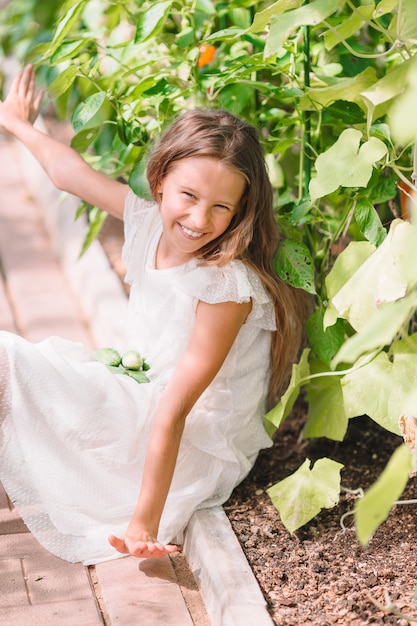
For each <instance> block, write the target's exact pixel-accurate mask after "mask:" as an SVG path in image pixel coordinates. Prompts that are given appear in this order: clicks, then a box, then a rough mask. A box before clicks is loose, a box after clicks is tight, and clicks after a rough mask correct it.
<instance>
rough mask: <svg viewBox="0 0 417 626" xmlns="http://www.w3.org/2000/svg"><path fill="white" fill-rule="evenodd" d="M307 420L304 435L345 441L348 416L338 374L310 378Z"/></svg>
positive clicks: (307, 390) (307, 388) (307, 387)
mask: <svg viewBox="0 0 417 626" xmlns="http://www.w3.org/2000/svg"><path fill="white" fill-rule="evenodd" d="M306 392H307V402H308V411H307V420H306V423H305V426H304V430H303V436H304V437H305V438H307V439H309V438H313V437H327V439H332V440H333V441H343V439H344V436H345V435H346V431H347V427H348V418H347V416H346V414H345V410H344V405H343V393H342V387H341V383H340V378H339V377H338V376H323V377H321V378H314V379H313V380H310V381H309V383H308V385H307V386H306Z"/></svg>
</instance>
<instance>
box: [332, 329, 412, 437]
mask: <svg viewBox="0 0 417 626" xmlns="http://www.w3.org/2000/svg"><path fill="white" fill-rule="evenodd" d="M391 352H392V360H390V358H389V357H388V355H387V353H386V352H380V353H379V354H378V355H377V356H376V357H375V358H374V359H373V360H372V361H371V362H368V363H366V364H365V365H363V366H362V367H358V368H356V369H354V370H353V371H351V372H350V373H348V374H346V375H345V376H344V377H343V378H342V391H343V400H344V407H345V411H346V414H347V417H349V418H350V417H357V416H359V415H368V416H369V417H370V418H371V419H373V420H374V421H375V422H376V423H377V424H379V425H380V426H381V427H382V428H385V429H386V430H389V431H390V432H392V433H394V434H396V435H399V434H400V429H399V425H398V420H399V417H400V415H407V414H408V415H415V414H416V405H417V402H416V397H415V392H416V389H417V335H412V336H411V337H407V338H406V339H403V340H397V341H395V342H394V343H393V344H392V347H391ZM370 390H372V393H370Z"/></svg>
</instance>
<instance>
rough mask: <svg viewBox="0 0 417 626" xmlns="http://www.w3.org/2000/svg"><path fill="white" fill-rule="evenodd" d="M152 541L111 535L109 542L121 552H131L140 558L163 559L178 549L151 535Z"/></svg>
mask: <svg viewBox="0 0 417 626" xmlns="http://www.w3.org/2000/svg"><path fill="white" fill-rule="evenodd" d="M149 539H151V540H150V541H137V540H134V539H131V538H129V537H127V536H126V537H123V538H122V539H120V538H119V537H115V536H114V535H110V537H109V543H110V545H112V546H113V548H115V549H116V550H117V551H118V552H121V554H130V555H131V556H135V557H138V558H140V559H161V558H162V557H164V556H166V555H167V554H172V553H173V552H176V551H177V550H178V548H177V546H175V545H173V544H168V545H163V544H162V543H159V541H156V540H155V539H154V538H153V537H150V536H149Z"/></svg>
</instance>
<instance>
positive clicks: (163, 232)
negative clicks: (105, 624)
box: [0, 66, 306, 564]
mask: <svg viewBox="0 0 417 626" xmlns="http://www.w3.org/2000/svg"><path fill="white" fill-rule="evenodd" d="M34 84H35V76H34V72H33V70H32V68H31V67H30V66H28V67H27V68H26V69H25V70H24V71H23V72H21V73H20V74H19V75H18V76H17V78H16V79H15V80H14V82H13V84H12V86H11V90H10V93H9V94H8V96H7V98H6V99H5V100H4V102H1V103H0V125H2V126H3V127H4V128H5V129H6V130H8V131H9V132H10V133H12V134H13V135H14V136H15V137H16V138H18V139H19V140H20V141H22V142H23V143H24V144H25V145H26V146H27V147H28V148H29V149H30V150H31V151H32V153H33V154H34V155H35V157H36V158H37V159H38V160H39V162H40V163H41V165H42V166H43V167H44V169H45V170H46V172H47V174H48V175H49V177H50V178H51V180H52V182H53V183H54V184H55V185H56V186H57V187H58V188H59V189H63V190H65V191H68V192H69V193H72V194H74V195H77V196H78V197H80V198H82V199H83V200H85V201H87V202H89V203H91V204H93V205H95V206H98V207H100V208H101V209H103V210H105V211H107V212H108V213H110V214H112V215H114V216H116V217H118V218H120V219H124V222H125V244H124V248H123V257H124V260H125V262H126V266H127V274H126V281H127V282H128V283H129V284H130V285H131V290H130V298H129V309H128V319H127V328H126V331H127V332H126V346H127V347H129V348H131V349H133V348H135V349H137V350H139V351H140V352H142V353H143V354H146V356H147V361H148V363H149V364H150V366H151V369H150V372H149V378H150V382H149V383H147V384H142V385H138V384H137V383H136V382H135V381H134V380H133V379H131V378H130V377H129V376H115V375H114V374H113V373H112V372H111V371H109V369H108V368H106V367H105V366H104V365H102V364H101V363H98V362H97V361H95V359H94V355H92V354H91V352H89V351H88V350H87V349H85V348H84V347H83V346H81V345H80V344H75V343H72V342H68V341H65V340H63V339H60V338H58V337H51V338H49V339H46V340H45V341H43V342H41V343H39V344H31V343H29V342H27V341H26V340H24V339H23V338H21V337H18V336H17V335H13V334H11V333H6V332H1V333H0V391H1V397H0V479H1V481H2V482H3V484H4V487H5V489H6V491H7V492H8V494H9V496H10V498H11V499H12V501H13V502H14V503H15V505H16V506H17V507H18V509H19V511H20V514H21V515H22V517H23V519H24V520H25V522H26V524H27V525H28V527H29V528H30V530H31V531H32V532H33V533H34V535H35V536H36V537H37V538H38V540H39V541H40V542H41V543H42V544H43V545H44V546H45V547H46V548H47V549H49V550H50V551H51V552H53V553H54V554H56V555H58V556H60V557H61V558H64V559H67V560H69V561H82V562H83V563H85V564H90V563H97V562H99V561H102V560H106V559H110V558H115V557H117V556H121V555H122V554H131V555H133V556H138V557H161V556H164V555H165V554H167V553H169V552H172V551H174V550H176V549H177V548H176V544H178V543H181V541H182V533H183V531H184V529H185V527H186V525H187V523H188V520H189V519H190V517H191V515H192V513H193V512H194V511H195V510H196V509H198V508H203V507H210V506H214V505H219V504H221V503H223V502H225V500H227V498H228V497H229V496H230V494H231V492H232V490H233V489H234V487H235V486H236V485H237V484H238V483H239V482H241V481H242V480H243V478H245V476H246V475H247V474H248V472H249V471H250V469H251V468H252V467H253V464H254V463H255V460H256V458H257V455H258V453H259V451H260V450H261V449H262V448H265V447H268V446H270V445H271V443H272V442H271V440H270V438H269V437H268V436H267V434H266V433H265V431H264V428H263V415H264V412H265V410H266V408H267V407H268V406H269V405H271V404H272V403H274V402H276V401H277V399H278V397H279V394H280V393H281V392H282V390H283V389H284V388H285V385H286V383H287V381H288V374H289V372H290V369H291V364H292V363H293V362H294V361H295V359H296V358H297V355H298V352H299V348H300V344H301V339H302V335H303V327H304V318H305V311H306V307H305V299H304V295H303V294H302V293H300V292H298V291H297V290H294V289H292V288H291V287H289V286H288V285H286V284H285V283H284V282H283V281H281V280H280V279H279V278H278V277H277V275H276V274H275V272H274V271H273V268H272V258H273V255H274V252H275V250H276V247H277V245H278V239H279V238H278V231H277V225H276V220H275V217H274V212H273V204H272V187H271V184H270V182H269V179H268V175H267V171H266V167H265V163H264V158H263V154H262V149H261V146H260V143H259V140H258V137H257V133H256V131H255V129H254V128H253V127H252V126H250V125H248V124H246V123H245V122H243V121H242V120H240V119H238V118H236V117H235V116H233V115H231V114H230V113H228V112H225V111H220V110H195V111H188V112H186V113H184V114H183V115H182V116H180V117H179V118H178V119H177V120H176V121H174V122H173V124H172V125H171V126H170V127H169V128H168V130H167V131H166V132H165V133H164V135H163V136H162V138H161V139H160V141H159V143H158V145H157V146H156V148H155V150H154V152H153V154H152V155H151V157H150V160H149V163H148V171H147V174H148V182H149V187H150V191H151V194H152V196H153V198H154V201H145V200H143V199H141V198H139V197H137V196H136V195H135V194H134V193H133V192H132V190H130V189H129V187H128V186H127V185H125V184H122V183H119V182H116V181H114V180H111V179H109V178H107V177H106V176H104V175H103V174H101V173H100V172H97V171H95V170H94V169H93V168H91V167H90V166H89V165H88V164H87V163H86V162H85V161H84V160H83V159H82V158H81V157H80V155H79V154H78V153H76V152H75V151H74V150H72V149H71V148H70V147H68V146H65V145H63V144H61V143H59V142H57V141H56V140H54V139H52V138H51V137H49V136H47V135H45V134H43V133H41V132H40V131H38V130H37V129H35V128H34V127H33V126H32V122H33V120H34V119H35V117H36V114H37V112H38V109H39V105H40V100H41V98H40V96H39V95H36V94H35V88H34Z"/></svg>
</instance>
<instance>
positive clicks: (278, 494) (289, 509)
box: [267, 458, 343, 533]
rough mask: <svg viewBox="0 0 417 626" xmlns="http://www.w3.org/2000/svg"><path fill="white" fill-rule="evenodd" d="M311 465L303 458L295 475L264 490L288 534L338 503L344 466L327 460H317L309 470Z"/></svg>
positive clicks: (308, 460)
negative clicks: (341, 472)
mask: <svg viewBox="0 0 417 626" xmlns="http://www.w3.org/2000/svg"><path fill="white" fill-rule="evenodd" d="M310 464H311V461H310V459H306V460H305V461H304V463H303V464H302V465H301V467H299V469H298V470H297V471H296V472H294V474H292V475H291V476H288V477H287V478H284V480H281V481H280V482H278V483H276V485H274V486H273V487H270V488H269V489H268V490H267V493H268V495H269V497H270V498H271V500H272V502H273V503H274V506H275V507H276V509H277V510H278V511H279V514H280V516H281V520H282V523H283V524H284V526H285V528H286V529H287V530H288V531H289V532H290V533H293V532H294V531H295V530H297V529H298V528H301V526H304V524H307V522H309V521H310V520H312V519H313V517H315V516H316V515H317V514H318V513H320V511H321V510H322V509H323V508H326V509H331V508H332V507H334V506H335V505H336V504H337V503H338V501H339V494H340V471H341V469H342V468H343V465H341V464H340V463H336V461H333V460H332V459H327V458H323V459H319V460H318V461H316V463H315V464H314V466H313V468H312V469H310Z"/></svg>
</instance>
